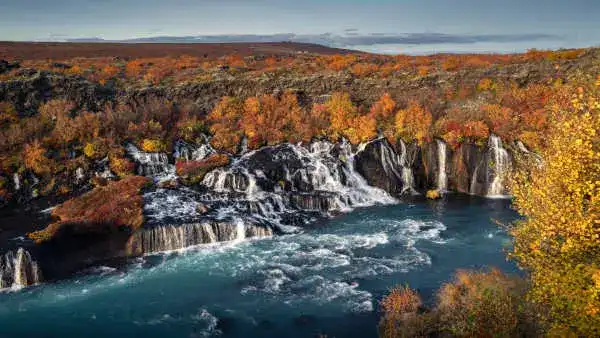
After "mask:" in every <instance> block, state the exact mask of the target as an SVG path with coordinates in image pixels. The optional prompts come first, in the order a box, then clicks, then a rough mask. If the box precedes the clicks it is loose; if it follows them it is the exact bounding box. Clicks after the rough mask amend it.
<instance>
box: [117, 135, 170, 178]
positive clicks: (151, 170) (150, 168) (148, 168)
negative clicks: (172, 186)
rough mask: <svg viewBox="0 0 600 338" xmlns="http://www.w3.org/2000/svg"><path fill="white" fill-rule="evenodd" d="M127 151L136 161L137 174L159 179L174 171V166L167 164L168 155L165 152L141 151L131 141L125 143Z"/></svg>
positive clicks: (168, 175)
mask: <svg viewBox="0 0 600 338" xmlns="http://www.w3.org/2000/svg"><path fill="white" fill-rule="evenodd" d="M127 153H128V154H129V155H130V156H131V157H132V158H133V159H134V161H135V162H136V163H137V173H138V175H141V176H148V177H155V178H157V179H160V178H165V177H170V176H173V175H174V173H175V167H174V166H173V165H171V164H169V157H168V156H167V154H165V153H147V152H143V151H141V150H139V149H138V148H137V147H136V146H134V145H133V144H131V143H130V144H128V145H127Z"/></svg>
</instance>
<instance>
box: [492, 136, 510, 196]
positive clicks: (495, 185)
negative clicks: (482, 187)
mask: <svg viewBox="0 0 600 338" xmlns="http://www.w3.org/2000/svg"><path fill="white" fill-rule="evenodd" d="M488 148H489V150H490V151H491V157H492V160H493V163H490V164H489V165H488V177H493V178H492V182H491V183H490V184H489V185H488V191H487V195H488V196H500V195H504V193H505V186H504V179H505V177H506V175H507V173H508V171H509V170H510V157H509V155H508V151H506V149H504V148H503V147H502V140H501V139H500V137H498V136H496V135H490V139H489V141H488Z"/></svg>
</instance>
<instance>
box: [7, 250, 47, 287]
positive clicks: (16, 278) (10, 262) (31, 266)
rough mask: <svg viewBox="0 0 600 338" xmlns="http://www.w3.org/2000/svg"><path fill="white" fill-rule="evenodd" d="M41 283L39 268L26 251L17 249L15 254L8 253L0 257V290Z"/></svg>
mask: <svg viewBox="0 0 600 338" xmlns="http://www.w3.org/2000/svg"><path fill="white" fill-rule="evenodd" d="M41 281H42V273H41V271H40V268H39V267H38V265H37V262H36V261H34V260H33V259H32V258H31V254H30V253H29V252H28V251H27V250H25V249H23V248H19V249H18V250H17V252H16V253H15V252H14V251H8V252H7V253H5V254H4V255H2V256H0V289H6V288H22V287H25V286H29V285H34V284H38V283H40V282H41Z"/></svg>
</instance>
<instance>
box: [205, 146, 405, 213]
mask: <svg viewBox="0 0 600 338" xmlns="http://www.w3.org/2000/svg"><path fill="white" fill-rule="evenodd" d="M261 151H262V152H265V153H266V152H268V155H269V156H268V157H264V158H263V155H265V154H264V153H260V152H259V151H254V152H249V153H247V154H245V155H244V156H242V157H241V158H240V159H238V160H237V161H235V162H234V163H233V164H232V165H231V166H230V167H227V168H219V169H215V170H213V171H211V172H210V173H208V174H207V175H206V176H205V177H204V180H203V184H204V185H205V186H207V187H208V188H210V189H211V190H213V191H216V192H220V193H235V194H241V195H242V197H243V198H244V199H245V200H249V201H254V202H255V203H254V205H255V206H256V207H257V208H258V209H259V210H262V211H263V212H264V211H270V210H274V209H278V210H279V211H281V210H282V209H283V210H284V211H285V210H286V209H288V207H289V204H290V202H289V199H284V198H282V191H281V189H282V186H285V187H287V189H288V190H290V192H291V193H292V194H296V193H300V192H302V193H305V194H316V195H320V194H322V193H330V195H329V196H328V198H327V199H328V200H329V201H332V203H321V202H316V203H313V202H308V203H296V206H301V205H309V208H310V209H313V208H314V207H315V206H323V205H325V204H326V205H328V209H327V210H323V211H333V210H339V211H346V210H350V209H351V208H352V207H357V206H368V205H373V204H376V203H386V204H389V203H394V202H395V201H394V199H393V198H391V197H390V196H389V195H388V194H387V193H386V192H385V191H383V190H381V189H378V188H374V187H371V186H369V185H368V184H367V183H366V181H365V179H364V178H363V177H362V176H360V175H359V174H358V173H357V172H356V170H355V168H354V154H353V153H352V151H351V147H350V145H349V144H347V143H343V144H341V145H339V146H336V145H334V144H332V143H329V142H323V141H319V142H314V143H312V144H311V145H310V146H309V147H304V146H300V145H292V144H283V145H280V146H277V147H266V148H264V149H262V150H261ZM336 152H337V156H335V154H334V153H336ZM265 167H277V168H280V169H281V170H280V171H277V172H275V171H273V170H270V171H269V172H268V173H266V171H265V170H263V168H265ZM305 197H306V196H304V197H302V198H295V197H294V198H292V199H293V200H295V201H300V200H302V201H303V202H307V201H308V200H309V198H305ZM263 202H264V203H263ZM274 202H275V204H277V206H274ZM267 213H268V212H267ZM272 216H274V217H275V215H272Z"/></svg>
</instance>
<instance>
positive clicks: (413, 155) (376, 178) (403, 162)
mask: <svg viewBox="0 0 600 338" xmlns="http://www.w3.org/2000/svg"><path fill="white" fill-rule="evenodd" d="M396 149H397V150H396ZM516 152H523V150H519V149H518V147H516V146H512V147H510V148H509V149H507V148H505V147H504V146H503V144H502V141H501V140H500V139H499V138H498V137H497V136H495V135H491V136H490V139H489V142H488V144H487V145H486V146H477V145H474V144H471V143H463V144H461V146H460V147H459V148H458V149H456V150H452V149H450V147H448V146H447V145H446V144H445V143H444V142H443V141H441V140H436V141H434V142H431V143H426V144H424V145H421V146H419V145H416V144H412V145H409V146H407V145H406V144H404V143H403V142H401V141H400V142H399V143H398V145H397V146H396V147H392V146H391V145H390V144H389V142H388V141H387V140H385V139H380V140H376V141H373V142H370V143H369V144H368V145H367V146H366V147H365V148H364V149H363V150H362V151H360V152H359V153H358V154H357V157H356V158H357V163H356V167H357V170H358V171H359V172H360V173H361V175H363V176H364V177H365V178H366V179H367V182H369V184H371V185H373V186H377V187H379V188H382V189H384V190H386V191H387V192H389V193H390V194H392V195H396V196H398V195H406V194H407V193H413V194H414V193H424V192H425V191H427V190H430V189H437V190H440V191H442V192H444V191H456V192H461V193H466V194H471V195H478V196H485V197H497V196H506V195H508V194H509V191H508V188H507V187H506V183H507V176H508V175H509V173H510V171H511V169H512V166H513V164H512V163H513V160H514V153H516Z"/></svg>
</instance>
